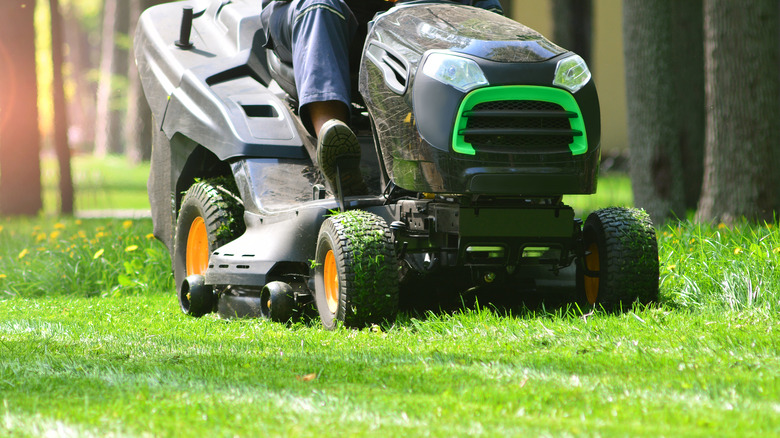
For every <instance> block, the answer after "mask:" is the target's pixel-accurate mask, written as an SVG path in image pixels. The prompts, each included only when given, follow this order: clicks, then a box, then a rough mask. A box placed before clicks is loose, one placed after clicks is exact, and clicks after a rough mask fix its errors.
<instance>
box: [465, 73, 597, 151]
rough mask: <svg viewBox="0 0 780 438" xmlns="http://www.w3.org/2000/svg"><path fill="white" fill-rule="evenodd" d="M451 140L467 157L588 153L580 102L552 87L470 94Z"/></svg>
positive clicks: (502, 89) (502, 88)
mask: <svg viewBox="0 0 780 438" xmlns="http://www.w3.org/2000/svg"><path fill="white" fill-rule="evenodd" d="M452 138H453V142H452V149H453V150H454V151H455V152H458V153H461V154H466V155H475V154H476V153H477V152H491V153H505V154H522V153H555V152H559V153H560V152H566V153H571V155H581V154H584V153H585V152H587V151H588V138H587V135H586V133H585V123H584V122H583V120H582V113H581V112H580V108H579V106H578V105H577V101H576V100H574V96H572V95H571V94H570V93H568V92H566V91H564V90H560V89H558V88H552V87H539V86H506V87H488V88H480V89H478V90H475V91H473V92H471V93H469V94H468V95H467V96H466V97H465V98H464V99H463V102H462V103H461V106H460V110H459V112H458V117H457V119H456V120H455V132H454V133H453V136H452Z"/></svg>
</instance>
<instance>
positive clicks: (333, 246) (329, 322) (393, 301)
mask: <svg viewBox="0 0 780 438" xmlns="http://www.w3.org/2000/svg"><path fill="white" fill-rule="evenodd" d="M329 254H330V255H329ZM398 266H399V265H398V260H397V259H396V257H395V250H394V248H393V239H392V234H391V233H390V229H389V228H388V226H387V223H386V222H385V220H384V219H382V218H381V217H379V216H377V215H375V214H372V213H368V212H365V211H360V210H353V211H348V212H345V213H341V214H338V215H336V216H332V217H330V218H328V219H326V220H325V222H324V223H323V224H322V227H321V228H320V233H319V237H318V238H317V251H316V255H315V266H314V282H315V283H314V285H315V287H314V289H315V290H314V292H315V294H314V295H315V303H316V306H317V311H318V312H319V314H320V319H321V320H322V325H323V326H325V328H327V329H329V330H332V329H334V328H335V327H336V326H337V325H338V323H339V322H343V323H344V325H345V326H347V327H353V328H359V327H364V326H367V325H371V324H382V323H392V322H393V321H395V317H396V314H397V313H398ZM326 274H327V276H326ZM326 277H327V278H326ZM326 282H329V286H328V287H326Z"/></svg>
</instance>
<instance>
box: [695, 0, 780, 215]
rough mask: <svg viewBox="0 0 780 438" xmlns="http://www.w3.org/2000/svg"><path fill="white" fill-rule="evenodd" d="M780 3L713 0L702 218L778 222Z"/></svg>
mask: <svg viewBox="0 0 780 438" xmlns="http://www.w3.org/2000/svg"><path fill="white" fill-rule="evenodd" d="M778 27H780V3H779V2H778V1H777V0H754V1H750V2H733V1H731V0H705V2H704V31H705V51H704V53H705V82H706V87H705V96H706V107H707V114H706V126H707V128H706V134H705V162H704V185H703V188H702V198H701V201H700V203H699V211H698V214H697V219H698V220H700V221H716V222H724V223H732V222H734V221H736V220H738V219H740V218H743V217H744V218H747V219H748V220H773V214H774V212H776V211H777V209H778V182H780V181H778V177H777V175H778V172H777V166H775V163H777V162H778V153H780V151H777V146H778V144H780V133H779V132H778V130H777V127H776V126H775V124H776V123H777V120H778V117H779V116H780V105H778V96H780V76H778V73H777V71H778V70H777V68H778V66H779V65H780V40H779V39H778V37H777V29H778Z"/></svg>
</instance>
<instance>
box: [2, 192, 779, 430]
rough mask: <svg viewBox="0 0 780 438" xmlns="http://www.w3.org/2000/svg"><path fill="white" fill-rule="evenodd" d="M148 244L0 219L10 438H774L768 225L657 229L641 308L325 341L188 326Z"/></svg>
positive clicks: (532, 312) (253, 324)
mask: <svg viewBox="0 0 780 438" xmlns="http://www.w3.org/2000/svg"><path fill="white" fill-rule="evenodd" d="M607 180H609V179H604V180H602V184H600V187H601V190H604V188H605V185H606V184H604V181H607ZM616 184H617V187H616V189H615V190H613V191H610V192H615V193H620V191H621V190H622V191H623V192H624V193H625V192H626V191H627V192H628V193H630V190H626V189H625V183H620V182H617V183H616ZM572 202H573V203H574V204H575V207H577V205H576V202H575V201H572ZM627 202H629V203H630V199H629V201H627ZM122 207H125V206H122ZM101 208H103V207H101ZM577 208H579V209H583V210H588V209H593V208H594V207H588V206H583V207H577ZM150 232H151V222H150V221H149V220H78V219H58V218H56V217H50V216H45V217H41V218H38V219H33V220H23V219H15V220H9V219H0V401H1V402H2V404H1V405H0V436H66V437H70V436H155V437H157V436H162V437H167V436H172V437H173V436H182V435H193V436H261V435H267V436H323V435H329V434H332V435H339V436H441V437H449V436H502V437H503V436H519V435H521V434H528V435H530V436H556V437H557V436H778V435H780V379H778V378H777V376H778V375H780V336H779V335H778V332H780V292H779V290H780V288H778V286H777V285H778V284H780V270H776V269H775V267H776V266H777V265H778V262H780V231H778V227H777V224H764V225H747V224H743V225H740V226H736V227H734V228H728V227H724V226H705V225H695V224H690V223H680V224H673V225H671V226H665V227H663V228H660V229H659V230H658V236H659V252H660V262H661V278H660V280H661V300H660V303H658V304H657V305H654V306H651V307H649V308H639V307H637V308H634V309H633V310H632V311H630V312H627V313H624V314H617V315H616V314H608V313H604V312H595V313H593V314H587V315H583V314H582V312H581V311H579V310H577V309H572V308H550V309H545V308H540V309H523V310H518V311H515V312H513V313H512V314H509V315H506V314H502V313H500V312H496V311H492V310H490V309H488V308H476V309H464V310H462V311H460V312H456V313H454V314H427V315H425V316H415V315H411V314H402V315H401V316H400V318H399V320H398V321H397V322H396V324H394V325H393V326H392V327H384V328H379V327H374V328H368V329H364V330H347V329H339V330H335V331H332V332H329V331H325V330H323V329H322V328H320V326H319V325H318V323H317V322H316V321H314V322H313V323H298V324H295V325H293V326H289V327H288V326H285V325H281V324H276V323H271V322H268V321H263V320H244V321H223V320H220V319H218V318H216V317H215V316H213V315H209V316H206V317H204V318H201V319H194V318H189V317H185V316H184V315H182V314H181V312H180V311H179V310H178V304H177V302H176V298H175V295H174V293H173V281H172V278H171V274H170V260H169V258H168V255H167V252H166V251H165V248H164V247H163V246H162V244H160V243H159V242H157V241H155V240H154V239H152V238H151V236H150V235H149V233H150Z"/></svg>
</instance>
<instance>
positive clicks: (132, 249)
mask: <svg viewBox="0 0 780 438" xmlns="http://www.w3.org/2000/svg"><path fill="white" fill-rule="evenodd" d="M137 249H138V245H130V246H128V247H127V248H125V252H133V251H135V250H137Z"/></svg>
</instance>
